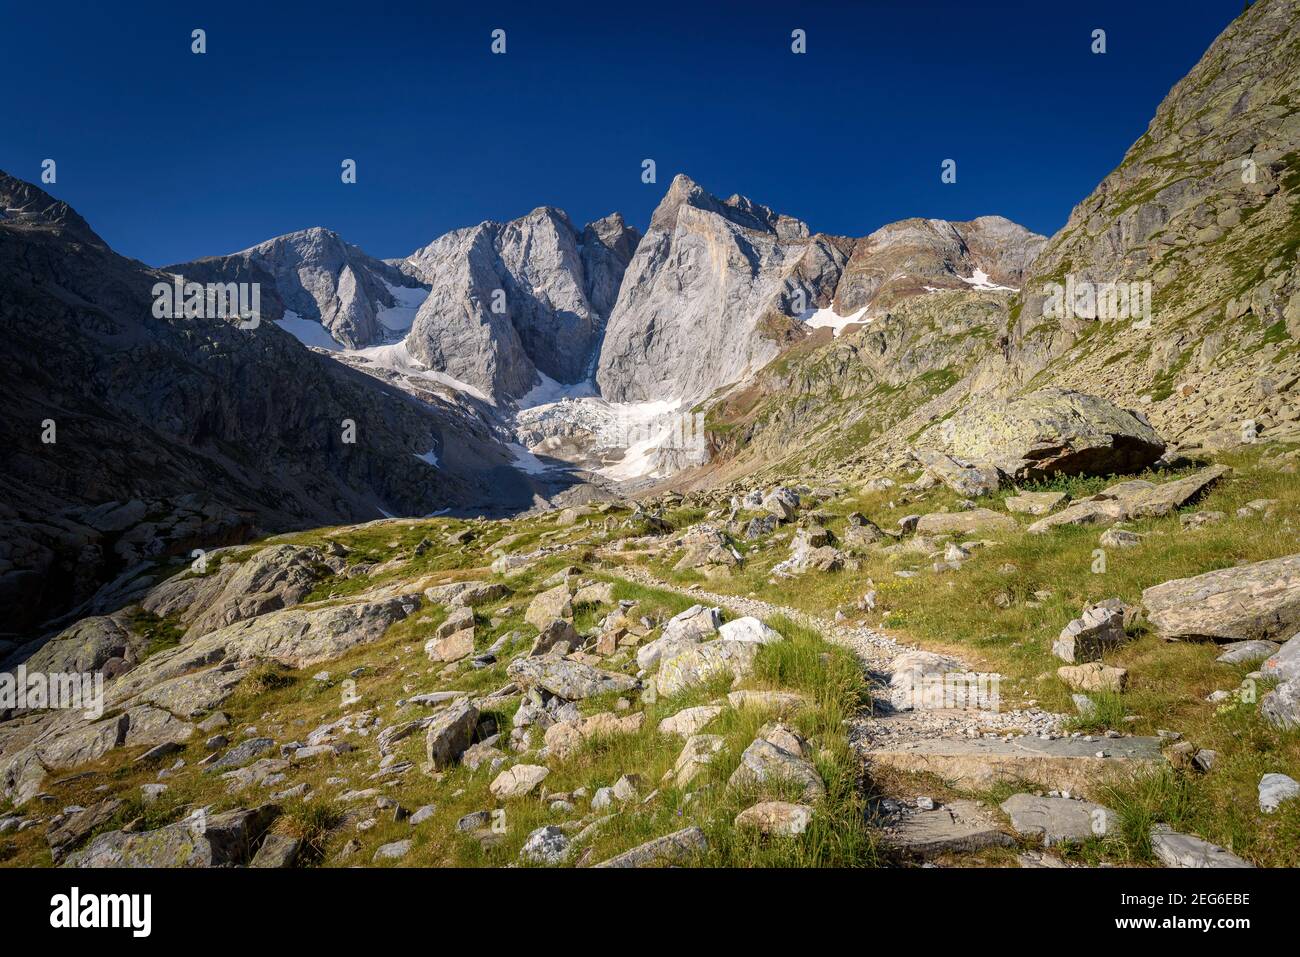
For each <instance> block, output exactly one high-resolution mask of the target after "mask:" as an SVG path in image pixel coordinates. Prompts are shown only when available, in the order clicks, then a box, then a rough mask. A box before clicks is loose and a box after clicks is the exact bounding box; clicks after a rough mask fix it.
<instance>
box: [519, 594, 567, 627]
mask: <svg viewBox="0 0 1300 957" xmlns="http://www.w3.org/2000/svg"><path fill="white" fill-rule="evenodd" d="M572 617H573V597H572V595H571V594H570V593H569V586H568V585H567V584H563V583H561V584H559V585H556V586H555V587H554V588H551V589H548V590H547V591H544V592H542V593H541V594H539V595H538V596H537V597H536V598H534V599H533V600H532V601H531V602H529V604H528V610H527V611H526V612H524V621H526V622H528V624H530V625H532V626H533V627H534V628H536V629H537V630H538V631H541V630H542V629H543V628H545V627H546V626H547V625H548V624H550V623H551V622H552V621H554V620H555V619H556V618H572Z"/></svg>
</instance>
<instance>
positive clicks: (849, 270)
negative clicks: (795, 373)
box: [834, 216, 1047, 316]
mask: <svg viewBox="0 0 1300 957" xmlns="http://www.w3.org/2000/svg"><path fill="white" fill-rule="evenodd" d="M1046 242H1047V238H1046V237H1045V236H1039V235H1038V234H1037V233H1032V232H1030V231H1029V230H1028V229H1025V227H1023V226H1020V225H1018V224H1016V223H1013V222H1011V220H1009V219H1004V218H1003V217H1001V216H981V217H979V218H978V219H973V220H971V221H970V222H965V223H952V222H948V221H946V220H942V219H905V220H902V221H901V222H897V223H890V224H889V225H887V226H882V227H881V228H880V229H878V230H876V231H875V232H874V233H872V234H871V235H869V236H867V237H866V238H865V239H861V240H859V241H858V242H857V244H856V245H855V246H854V247H853V254H852V255H851V256H850V257H849V260H848V262H847V263H846V264H845V266H844V275H843V277H842V278H841V279H840V282H839V283H838V285H837V286H836V288H835V300H834V308H835V311H836V313H838V314H839V315H841V316H849V315H853V314H854V313H857V312H859V311H860V310H863V309H865V310H866V315H867V316H870V315H875V314H880V313H884V312H886V311H887V310H888V309H889V307H891V306H893V305H896V304H897V303H898V302H899V301H900V300H903V299H906V298H910V297H912V296H920V295H925V294H927V293H930V292H934V291H938V290H943V289H955V290H963V289H968V288H970V287H972V286H975V285H979V286H984V287H989V286H1002V287H1004V288H1006V290H1007V291H1008V292H1013V291H1016V290H1018V289H1019V288H1020V283H1021V281H1022V279H1023V278H1024V273H1025V270H1026V268H1027V267H1028V266H1029V265H1030V264H1031V263H1032V262H1033V261H1034V258H1035V257H1036V256H1037V255H1038V252H1039V250H1041V249H1042V247H1043V245H1044V244H1045V243H1046Z"/></svg>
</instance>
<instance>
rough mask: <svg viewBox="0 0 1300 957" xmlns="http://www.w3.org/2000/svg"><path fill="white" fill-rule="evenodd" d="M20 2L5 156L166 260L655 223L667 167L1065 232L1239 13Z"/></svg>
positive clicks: (937, 3) (394, 252)
mask: <svg viewBox="0 0 1300 957" xmlns="http://www.w3.org/2000/svg"><path fill="white" fill-rule="evenodd" d="M128 6H129V7H130V8H131V9H130V12H122V11H123V10H125V9H127V8H128ZM5 7H6V9H5V11H4V24H5V30H4V32H5V39H4V44H3V46H4V53H3V56H0V88H3V89H4V90H5V95H4V98H3V99H4V106H3V107H0V169H4V170H6V171H8V172H11V173H13V174H15V175H17V176H20V177H22V178H23V179H27V180H30V181H34V182H35V181H39V177H40V163H41V160H42V159H44V158H46V157H52V158H54V159H56V160H57V161H58V182H57V184H56V185H54V186H50V187H46V188H47V189H48V190H49V191H50V192H51V193H53V194H54V195H55V196H57V197H59V198H60V199H65V200H67V201H68V202H70V203H71V204H72V205H73V206H75V207H76V208H77V209H78V210H79V211H80V212H81V213H82V214H83V215H84V216H85V217H86V218H87V219H88V220H90V222H91V225H92V226H94V227H95V229H96V230H97V231H98V232H99V233H100V234H101V235H102V236H103V237H104V238H105V239H106V240H108V242H109V243H110V244H111V245H113V246H114V247H115V248H116V249H117V250H118V251H119V252H122V253H124V254H126V255H129V256H134V257H136V258H139V259H142V260H144V261H146V262H148V263H151V264H154V265H163V264H167V263H172V262H177V261H182V260H186V259H191V258H195V257H198V256H201V255H211V254H217V253H226V252H232V251H234V250H237V249H242V248H245V247H247V246H250V245H253V244H254V243H257V242H260V241H261V240H263V239H267V238H269V237H271V236H275V235H278V234H281V233H285V232H290V231H293V230H296V229H302V228H304V227H307V226H314V225H323V226H328V227H331V228H333V229H336V230H338V231H339V232H340V233H341V234H342V235H343V236H344V237H345V238H346V239H348V240H349V241H351V242H354V243H357V244H358V245H360V246H362V247H363V248H364V249H366V250H367V251H368V252H370V253H371V254H372V255H376V256H381V257H391V256H403V255H406V254H407V253H409V252H411V251H412V250H413V249H415V248H417V247H419V246H422V245H424V244H425V243H427V242H428V241H429V240H431V239H432V238H434V237H435V236H437V235H439V234H440V233H443V232H445V231H446V230H448V229H453V228H456V227H459V226H465V225H470V224H473V223H476V222H479V221H482V220H484V219H509V218H512V217H515V216H519V215H522V214H523V213H526V212H528V211H529V210H530V209H532V208H534V207H536V206H540V205H544V204H552V205H557V206H560V207H562V208H564V209H565V210H567V211H568V213H569V214H570V216H571V217H572V219H573V221H574V223H575V224H576V225H578V226H579V227H581V226H582V224H583V223H585V222H587V221H589V220H590V219H594V218H596V217H599V216H602V215H604V214H606V213H608V212H610V211H611V210H615V209H617V210H619V211H621V212H622V213H623V214H624V216H626V217H627V218H628V219H629V220H630V221H631V222H633V223H635V224H636V225H638V226H640V227H644V225H645V224H646V222H647V221H648V220H649V217H650V213H651V211H652V210H653V208H654V205H655V203H656V202H657V201H658V200H659V198H660V197H661V196H662V194H663V191H664V190H665V189H666V188H667V185H668V183H669V182H670V180H671V178H672V176H673V174H674V173H677V172H685V173H687V174H689V175H690V176H691V177H693V178H694V179H695V180H697V181H698V182H700V183H701V184H702V185H703V186H704V187H705V188H706V189H708V190H710V191H711V192H714V193H716V194H719V195H722V196H727V195H730V194H731V193H733V192H741V193H744V194H745V195H747V196H750V197H752V198H754V199H755V200H758V201H759V202H762V203H766V204H767V205H769V206H772V207H774V208H776V209H778V210H780V211H781V212H785V213H789V214H790V215H794V216H798V217H800V218H802V219H804V220H806V221H807V222H808V223H809V225H810V226H811V227H812V228H813V229H814V230H821V231H826V232H832V233H841V234H847V235H864V234H866V233H868V232H870V231H871V230H873V229H875V228H877V227H878V226H880V225H882V224H884V223H887V222H891V221H893V220H897V219H902V218H905V217H908V216H936V217H943V218H947V219H968V218H971V217H974V216H978V215H981V214H986V213H1000V214H1002V215H1005V216H1008V217H1010V218H1012V219H1014V220H1017V221H1019V222H1021V223H1024V224H1025V225H1027V226H1029V227H1030V228H1032V229H1035V230H1037V231H1039V232H1042V233H1048V234H1050V233H1052V232H1053V231H1055V230H1056V229H1058V228H1059V227H1060V226H1061V225H1062V224H1063V223H1064V222H1065V219H1066V217H1067V216H1068V215H1069V211H1070V209H1071V208H1072V207H1073V205H1074V204H1075V203H1076V202H1078V201H1079V200H1080V199H1082V198H1083V197H1084V196H1085V195H1086V194H1087V193H1088V192H1089V191H1090V190H1091V189H1092V188H1093V187H1094V186H1095V185H1096V184H1097V182H1098V181H1099V180H1100V179H1101V178H1102V177H1103V176H1104V175H1105V174H1106V173H1107V172H1109V171H1110V170H1111V169H1112V168H1113V167H1114V166H1115V165H1116V164H1117V163H1118V162H1119V160H1120V159H1121V157H1122V156H1123V153H1124V151H1125V150H1126V149H1127V148H1128V146H1129V145H1130V144H1131V143H1132V142H1133V141H1134V140H1135V139H1136V138H1137V137H1138V136H1139V135H1141V133H1142V132H1143V130H1144V129H1145V128H1146V125H1147V122H1148V121H1149V120H1150V118H1151V116H1152V114H1153V113H1154V111H1155V108H1156V105H1157V104H1158V103H1159V102H1160V100H1161V98H1162V97H1163V96H1164V95H1165V94H1166V93H1167V92H1168V90H1169V88H1170V86H1172V85H1173V83H1175V82H1176V81H1177V80H1178V79H1179V78H1181V77H1182V76H1183V75H1184V74H1185V73H1186V72H1187V71H1188V70H1189V69H1190V68H1191V67H1192V66H1193V65H1194V64H1195V63H1196V61H1197V60H1198V59H1199V58H1200V56H1201V54H1202V53H1203V52H1204V50H1205V48H1206V47H1207V46H1208V45H1209V44H1210V42H1211V41H1212V40H1213V39H1214V38H1215V37H1216V36H1217V35H1218V34H1219V33H1220V32H1221V31H1222V29H1223V28H1224V26H1226V25H1227V24H1228V23H1229V22H1230V21H1231V20H1232V18H1233V17H1234V16H1236V15H1237V14H1239V13H1240V12H1241V9H1242V0H1097V2H1074V0H1036V2H1029V0H1003V2H997V0H980V2H973V0H893V2H883V0H881V2H867V0H864V2H858V3H830V2H825V3H809V4H804V5H801V4H797V3H792V2H789V0H784V2H781V3H771V4H769V3H763V2H751V3H722V2H717V0H695V2H692V3H682V4H678V3H671V2H652V3H636V2H626V3H624V2H621V0H618V2H602V3H600V4H594V3H593V4H571V3H563V2H557V0H544V2H542V0H530V2H527V3H486V2H474V3H458V4H448V5H442V4H438V3H431V2H424V3H418V4H416V3H382V2H371V3H358V2H355V0H352V2H346V3H333V2H313V3H301V4H299V3H287V2H280V0H271V2H263V3H257V4H253V3H238V2H231V3H205V4H193V5H189V4H183V3H152V2H150V3H135V4H130V5H128V4H116V3H111V4H110V3H103V2H102V0H101V2H96V3H34V2H23V3H20V2H17V0H9V2H7V3H6V4H5ZM801 7H802V8H801ZM113 8H121V9H113ZM195 27H203V28H204V29H206V30H207V35H208V52H207V53H206V54H205V55H203V56H195V55H193V54H191V53H190V31H191V30H192V29H193V28H195ZM495 27H502V28H504V29H506V31H507V38H508V52H507V54H506V55H505V56H493V55H491V54H490V52H489V49H488V48H489V42H490V41H489V33H490V32H491V30H492V29H493V28H495ZM796 27H800V28H803V29H805V30H806V31H807V33H808V53H807V54H805V55H802V56H796V55H794V54H792V53H791V52H790V31H791V30H792V29H794V28H796ZM1096 27H1100V28H1103V29H1105V30H1106V31H1107V38H1108V52H1107V53H1106V54H1105V55H1100V56H1098V55H1093V54H1092V53H1091V52H1090V51H1089V45H1090V42H1091V41H1090V34H1091V31H1092V30H1093V28H1096ZM345 157H350V158H353V159H355V160H357V163H358V183H357V184H356V185H344V184H342V183H341V182H340V179H339V173H340V166H339V164H340V162H341V161H342V160H343V159H344V158H345ZM646 157H651V158H653V159H655V160H656V162H657V163H658V172H659V182H658V183H657V184H656V185H644V184H642V183H641V179H640V173H641V161H642V159H643V158H646ZM949 157H951V158H953V159H956V160H957V163H958V168H957V174H958V178H957V183H956V184H955V185H944V184H941V183H940V180H939V165H940V163H941V161H942V160H943V159H945V158H949Z"/></svg>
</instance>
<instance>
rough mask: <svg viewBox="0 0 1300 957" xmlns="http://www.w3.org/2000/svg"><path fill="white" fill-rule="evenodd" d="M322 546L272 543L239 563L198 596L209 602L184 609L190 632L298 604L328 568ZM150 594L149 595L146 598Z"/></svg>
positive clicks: (200, 632) (209, 628)
mask: <svg viewBox="0 0 1300 957" xmlns="http://www.w3.org/2000/svg"><path fill="white" fill-rule="evenodd" d="M323 559H324V556H323V555H322V554H321V552H320V550H319V549H316V548H303V547H300V546H297V545H271V546H269V547H267V548H263V549H261V550H260V551H258V552H257V553H256V554H254V555H253V556H252V557H251V558H249V559H248V560H247V561H246V562H243V563H242V564H240V565H239V566H237V567H236V568H235V569H234V570H233V572H231V573H230V574H229V576H228V578H227V579H226V582H225V585H224V586H223V587H222V588H221V591H220V592H218V593H217V594H215V595H212V596H211V597H210V598H209V597H208V596H206V595H204V596H196V597H199V598H200V600H201V601H204V602H206V606H204V605H200V606H199V607H197V608H196V607H195V605H194V604H191V605H190V606H189V607H188V608H187V609H186V611H185V615H186V619H187V620H189V621H190V629H189V632H190V634H194V635H203V634H207V633H208V632H210V631H215V630H217V629H218V628H224V627H225V626H226V625H232V624H234V623H235V622H237V621H243V620H245V619H248V618H256V617H257V616H258V615H264V614H266V613H268V612H272V611H279V610H280V609H282V608H289V607H292V606H293V605H296V604H298V603H299V602H300V601H302V600H303V599H304V598H306V597H307V595H308V594H309V593H310V592H311V590H312V589H313V588H314V587H315V586H316V583H317V582H318V581H320V579H321V578H323V577H325V576H326V575H328V574H329V573H330V572H329V569H328V568H326V567H325V565H324V562H323ZM147 601H148V598H146V602H147Z"/></svg>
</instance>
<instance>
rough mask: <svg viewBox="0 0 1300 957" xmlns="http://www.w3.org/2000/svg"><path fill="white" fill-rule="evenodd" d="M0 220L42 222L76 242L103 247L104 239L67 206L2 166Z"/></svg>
mask: <svg viewBox="0 0 1300 957" xmlns="http://www.w3.org/2000/svg"><path fill="white" fill-rule="evenodd" d="M0 222H4V223H7V224H9V225H12V226H19V227H21V226H45V227H49V228H51V229H53V230H55V231H56V232H59V233H61V234H65V235H67V236H70V237H72V238H74V239H76V240H78V241H79V242H83V243H89V244H91V245H94V246H101V247H105V248H107V244H106V243H105V242H104V240H102V239H100V238H99V236H98V235H97V234H96V233H95V231H94V230H93V229H91V228H90V224H89V223H87V222H86V221H85V220H84V219H82V218H81V216H80V215H79V214H78V213H77V211H76V210H74V209H73V208H72V207H71V206H69V205H68V204H67V203H65V202H63V201H62V200H57V199H55V198H54V197H53V196H51V195H50V194H49V193H47V192H45V191H44V190H43V189H41V188H40V187H38V186H35V185H33V184H32V183H28V182H26V181H24V180H21V179H19V178H18V177H16V176H10V175H9V174H8V173H6V172H4V171H3V170H0Z"/></svg>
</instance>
